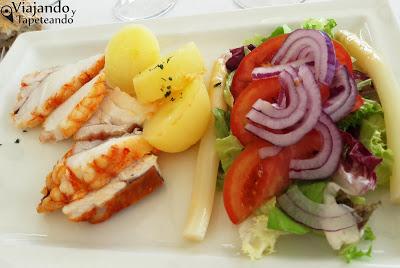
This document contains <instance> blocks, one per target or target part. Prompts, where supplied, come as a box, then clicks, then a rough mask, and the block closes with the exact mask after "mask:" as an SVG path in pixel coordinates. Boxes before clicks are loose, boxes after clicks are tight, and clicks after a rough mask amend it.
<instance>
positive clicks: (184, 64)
mask: <svg viewBox="0 0 400 268" xmlns="http://www.w3.org/2000/svg"><path fill="white" fill-rule="evenodd" d="M204 71H205V67H204V60H203V57H202V56H201V54H200V51H199V49H198V48H197V46H196V45H195V44H194V43H193V42H191V43H188V44H186V45H185V46H183V47H182V48H180V49H178V50H177V51H175V52H173V53H171V54H169V55H168V56H166V57H164V58H163V59H162V60H161V61H159V62H157V63H156V64H154V65H153V66H151V67H150V68H148V69H147V70H145V71H144V72H142V73H140V74H139V75H137V76H136V77H135V78H134V79H133V85H134V88H135V92H136V96H137V98H138V100H139V101H141V102H153V101H156V100H159V99H161V98H163V97H164V95H165V94H166V93H167V92H169V91H171V92H173V91H179V90H182V89H183V88H184V87H185V86H186V85H187V84H188V83H190V81H192V80H193V77H195V76H197V75H199V74H202V73H204ZM167 94H168V93H167Z"/></svg>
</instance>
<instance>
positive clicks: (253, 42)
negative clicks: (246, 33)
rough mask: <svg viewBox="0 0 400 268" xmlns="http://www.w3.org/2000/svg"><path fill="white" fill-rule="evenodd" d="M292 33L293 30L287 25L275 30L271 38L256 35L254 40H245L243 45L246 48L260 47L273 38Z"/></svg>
mask: <svg viewBox="0 0 400 268" xmlns="http://www.w3.org/2000/svg"><path fill="white" fill-rule="evenodd" d="M290 32H292V29H291V28H290V27H289V26H288V25H287V24H283V25H281V26H278V27H276V28H275V30H273V31H272V33H271V34H270V35H269V36H268V35H267V36H263V35H259V34H256V35H254V36H253V37H252V38H249V39H246V40H244V42H243V45H245V46H248V45H254V46H256V47H258V46H259V45H261V44H262V43H264V42H265V41H266V40H268V39H270V38H272V37H276V36H279V35H282V34H287V33H290Z"/></svg>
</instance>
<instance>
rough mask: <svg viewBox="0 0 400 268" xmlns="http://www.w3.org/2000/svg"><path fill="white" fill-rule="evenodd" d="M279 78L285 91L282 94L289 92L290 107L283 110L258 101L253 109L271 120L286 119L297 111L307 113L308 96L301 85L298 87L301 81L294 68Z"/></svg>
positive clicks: (266, 102) (263, 101) (260, 100)
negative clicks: (297, 82) (298, 82)
mask: <svg viewBox="0 0 400 268" xmlns="http://www.w3.org/2000/svg"><path fill="white" fill-rule="evenodd" d="M289 72H292V73H293V72H294V73H295V76H293V75H291V74H290V73H289ZM279 78H280V79H279V81H280V83H281V85H282V89H283V90H281V92H287V95H288V96H287V98H288V99H289V102H290V103H289V105H288V106H285V107H284V108H282V107H281V106H278V107H277V105H274V104H271V103H270V102H268V101H265V100H262V99H258V100H257V101H256V102H255V103H254V104H253V109H255V110H257V111H259V112H261V113H263V114H264V115H266V116H267V117H270V118H286V117H288V116H289V115H291V114H292V113H293V112H294V111H296V110H303V112H304V113H305V109H306V106H307V96H306V94H304V90H302V89H301V88H299V85H296V80H298V79H299V78H298V76H297V73H296V71H295V70H294V69H293V68H289V69H288V70H287V71H284V72H282V73H281V74H280V75H279ZM302 93H303V94H302ZM279 95H281V93H279ZM285 96H286V95H285ZM278 98H279V97H278ZM299 112H300V111H299ZM304 113H303V116H304ZM266 120H267V119H266ZM271 128H274V127H271Z"/></svg>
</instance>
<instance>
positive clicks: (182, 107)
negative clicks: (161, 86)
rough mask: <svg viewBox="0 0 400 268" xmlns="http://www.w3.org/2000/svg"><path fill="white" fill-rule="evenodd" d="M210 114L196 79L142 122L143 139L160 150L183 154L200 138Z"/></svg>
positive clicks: (204, 92)
mask: <svg viewBox="0 0 400 268" xmlns="http://www.w3.org/2000/svg"><path fill="white" fill-rule="evenodd" d="M181 93H182V94H181ZM210 114H211V107H210V100H209V97H208V93H207V89H206V87H205V85H204V82H203V80H202V78H201V77H197V78H195V79H194V80H192V82H191V83H189V84H188V85H187V87H185V88H184V90H183V91H181V92H176V93H175V94H173V96H172V97H171V98H169V99H168V100H167V102H166V103H165V104H163V105H162V106H161V107H160V109H159V110H158V111H157V112H156V113H155V114H154V116H153V117H152V118H150V119H149V120H148V121H146V122H145V124H144V127H143V135H144V138H145V139H146V140H147V141H148V142H149V143H150V144H151V145H152V146H154V147H155V148H157V149H159V150H161V151H164V152H169V153H177V152H182V151H184V150H186V149H188V148H189V147H190V146H192V145H193V144H195V143H196V142H197V141H198V140H200V138H201V137H202V136H203V134H204V132H205V130H206V129H207V125H208V121H209V119H210Z"/></svg>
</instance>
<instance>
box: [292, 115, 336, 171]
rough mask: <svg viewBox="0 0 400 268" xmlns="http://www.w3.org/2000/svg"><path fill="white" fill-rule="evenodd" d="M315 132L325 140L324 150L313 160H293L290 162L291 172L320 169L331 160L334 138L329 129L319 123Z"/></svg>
mask: <svg viewBox="0 0 400 268" xmlns="http://www.w3.org/2000/svg"><path fill="white" fill-rule="evenodd" d="M315 130H317V131H318V132H319V133H320V134H321V136H322V140H323V145H322V146H323V148H322V149H321V150H320V151H319V152H318V154H316V155H315V156H314V157H312V158H308V159H293V160H291V161H290V166H289V167H290V169H291V170H303V169H314V168H319V167H321V166H322V165H324V164H325V163H326V161H327V160H328V158H329V155H330V154H331V153H332V146H333V142H332V137H331V134H330V133H329V129H328V127H327V126H325V125H324V124H322V123H321V122H318V123H317V125H316V126H315Z"/></svg>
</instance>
